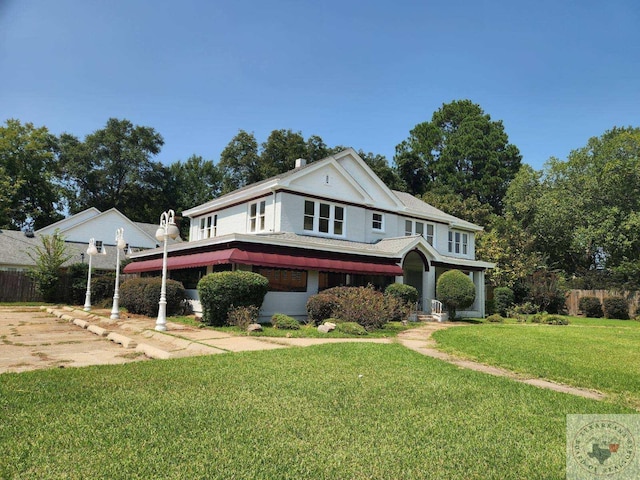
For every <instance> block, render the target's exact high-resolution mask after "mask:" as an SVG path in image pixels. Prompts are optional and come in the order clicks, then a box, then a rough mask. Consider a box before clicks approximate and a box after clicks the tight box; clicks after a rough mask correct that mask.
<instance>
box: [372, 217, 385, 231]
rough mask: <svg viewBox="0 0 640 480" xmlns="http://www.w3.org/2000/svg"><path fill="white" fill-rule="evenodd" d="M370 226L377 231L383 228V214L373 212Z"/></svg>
mask: <svg viewBox="0 0 640 480" xmlns="http://www.w3.org/2000/svg"><path fill="white" fill-rule="evenodd" d="M371 228H372V229H374V230H377V231H379V232H381V231H383V230H384V215H383V214H382V213H375V212H374V214H373V221H372V223H371Z"/></svg>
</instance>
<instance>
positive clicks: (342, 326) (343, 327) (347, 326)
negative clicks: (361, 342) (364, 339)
mask: <svg viewBox="0 0 640 480" xmlns="http://www.w3.org/2000/svg"><path fill="white" fill-rule="evenodd" d="M336 331H337V332H340V333H346V334H347V335H368V334H369V333H368V332H367V330H366V329H365V328H364V327H363V326H362V325H360V324H358V323H356V322H340V323H336Z"/></svg>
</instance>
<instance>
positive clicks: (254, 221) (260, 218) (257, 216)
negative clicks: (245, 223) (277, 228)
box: [249, 200, 266, 232]
mask: <svg viewBox="0 0 640 480" xmlns="http://www.w3.org/2000/svg"><path fill="white" fill-rule="evenodd" d="M265 207H266V201H265V200H262V201H260V202H255V203H252V204H250V205H249V231H250V232H262V231H263V230H264V228H265V213H264V212H265Z"/></svg>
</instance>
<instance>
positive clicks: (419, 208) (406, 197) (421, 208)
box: [393, 190, 483, 231]
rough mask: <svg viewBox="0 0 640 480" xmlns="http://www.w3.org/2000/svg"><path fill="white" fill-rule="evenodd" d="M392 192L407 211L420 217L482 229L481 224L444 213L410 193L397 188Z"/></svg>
mask: <svg viewBox="0 0 640 480" xmlns="http://www.w3.org/2000/svg"><path fill="white" fill-rule="evenodd" d="M393 193H394V194H395V195H396V196H397V197H398V199H400V201H401V202H402V204H403V205H404V206H405V207H406V209H407V213H411V214H413V215H419V216H421V217H425V218H429V219H433V220H440V221H442V222H444V223H448V224H449V225H450V226H452V227H457V228H461V229H464V230H474V231H481V230H483V228H482V227H481V226H479V225H476V224H474V223H471V222H467V221H466V220H462V219H461V218H458V217H454V216H453V215H449V214H448V213H445V212H443V211H442V210H439V209H437V208H436V207H434V206H432V205H429V204H428V203H426V202H423V201H422V200H420V199H419V198H417V197H414V196H413V195H411V194H410V193H406V192H400V191H398V190H393Z"/></svg>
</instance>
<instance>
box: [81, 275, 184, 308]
mask: <svg viewBox="0 0 640 480" xmlns="http://www.w3.org/2000/svg"><path fill="white" fill-rule="evenodd" d="M91 283H92V285H93V282H91ZM161 290H162V278H161V277H145V278H132V279H131V280H127V281H126V282H124V283H123V284H122V285H120V306H122V307H125V308H126V309H127V310H128V311H129V312H131V313H137V314H140V315H147V316H148V317H154V316H157V315H158V302H159V301H160V291H161ZM186 298H187V297H186V294H185V291H184V287H183V286H182V284H181V283H180V282H176V281H175V280H171V279H167V315H175V314H178V313H181V312H182V309H183V308H184V301H185V299H186Z"/></svg>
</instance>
